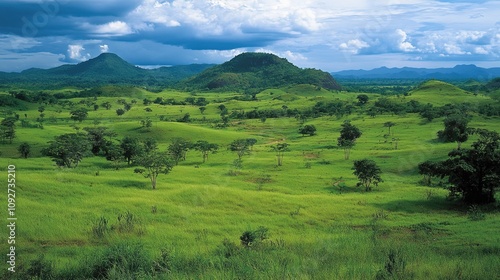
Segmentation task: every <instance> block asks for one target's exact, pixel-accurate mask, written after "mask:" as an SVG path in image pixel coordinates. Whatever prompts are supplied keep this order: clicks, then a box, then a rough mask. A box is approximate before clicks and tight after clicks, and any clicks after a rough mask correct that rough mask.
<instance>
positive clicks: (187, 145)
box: [168, 138, 193, 165]
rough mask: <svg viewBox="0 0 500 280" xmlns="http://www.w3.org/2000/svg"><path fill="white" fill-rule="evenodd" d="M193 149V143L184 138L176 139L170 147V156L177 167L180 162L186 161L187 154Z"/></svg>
mask: <svg viewBox="0 0 500 280" xmlns="http://www.w3.org/2000/svg"><path fill="white" fill-rule="evenodd" d="M191 148H193V143H191V142H190V141H188V140H186V139H183V138H175V139H174V140H173V141H172V143H171V144H170V145H169V146H168V154H169V155H170V156H171V157H172V159H173V160H174V162H175V165H178V164H179V162H180V161H183V160H186V154H187V152H188V151H189V149H191Z"/></svg>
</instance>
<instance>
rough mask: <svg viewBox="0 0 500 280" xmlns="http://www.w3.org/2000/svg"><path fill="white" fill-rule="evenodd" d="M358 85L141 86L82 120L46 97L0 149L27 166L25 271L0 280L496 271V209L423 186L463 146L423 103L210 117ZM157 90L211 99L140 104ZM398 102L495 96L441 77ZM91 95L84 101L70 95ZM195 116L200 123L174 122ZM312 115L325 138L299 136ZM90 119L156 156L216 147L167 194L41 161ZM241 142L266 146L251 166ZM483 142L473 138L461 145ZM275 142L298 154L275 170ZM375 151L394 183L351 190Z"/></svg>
mask: <svg viewBox="0 0 500 280" xmlns="http://www.w3.org/2000/svg"><path fill="white" fill-rule="evenodd" d="M73 90H74V89H61V90H60V91H59V92H65V91H68V92H69V91H73ZM52 93H54V92H52ZM3 94H7V93H3ZM358 94H360V93H348V92H332V91H327V90H324V89H321V90H318V89H317V88H314V87H311V86H306V85H302V86H292V87H287V88H281V89H268V90H265V91H263V92H261V93H259V94H257V95H256V97H257V100H253V101H244V100H237V99H234V97H237V96H240V95H241V94H239V93H187V92H180V91H173V90H165V91H162V92H160V93H152V92H148V91H146V90H143V89H140V90H138V91H137V92H136V93H135V94H134V95H133V96H123V97H119V98H117V97H97V98H96V100H94V101H95V102H96V103H97V104H101V103H103V102H106V101H108V102H110V103H111V104H112V108H111V109H110V110H106V109H105V108H102V107H100V108H98V109H97V110H95V111H94V110H90V111H89V115H88V118H87V119H86V120H84V121H83V122H81V123H80V122H74V121H73V120H70V118H69V110H68V108H67V107H63V106H61V105H46V106H45V111H44V113H45V119H46V120H45V122H44V125H43V129H40V128H32V127H21V126H20V125H18V126H17V128H16V135H17V136H16V138H14V141H13V143H12V144H8V143H5V144H2V145H0V152H1V157H0V166H3V170H4V172H5V173H4V174H6V172H7V171H6V170H7V166H8V165H15V166H16V184H17V187H16V189H17V191H16V214H17V218H18V220H17V227H16V230H17V232H16V234H17V236H16V256H17V257H16V272H15V273H11V272H6V271H7V267H8V266H7V264H6V262H5V261H4V262H3V264H2V270H3V272H2V274H1V275H2V276H3V277H4V279H16V277H17V278H18V279H26V278H30V277H31V278H33V279H92V278H107V279H425V278H427V279H500V278H498V277H499V275H500V265H499V259H498V256H499V254H500V236H499V235H498V232H499V230H500V226H499V225H500V214H499V209H500V208H499V205H498V203H496V204H495V205H487V206H483V207H472V208H471V207H469V206H466V205H463V204H461V203H460V202H458V201H457V200H451V199H449V198H448V197H447V195H448V191H447V190H446V189H444V188H442V187H439V186H425V185H424V184H423V183H422V182H421V181H422V176H421V175H419V174H418V171H417V165H418V164H419V163H421V162H423V161H425V160H443V159H445V158H446V157H447V154H448V152H450V151H451V150H453V149H454V148H456V143H441V142H438V141H437V140H436V138H437V137H436V133H437V131H438V130H442V129H443V118H442V117H441V118H436V119H434V120H432V121H431V122H429V121H425V120H423V119H422V118H421V117H420V116H419V115H418V114H415V113H406V114H401V115H395V114H388V113H385V114H379V115H377V116H375V117H370V116H368V115H367V114H365V113H364V112H363V110H362V109H359V110H355V111H354V112H353V113H352V114H350V115H345V116H322V117H318V118H309V119H306V120H298V119H296V118H291V117H290V118H288V117H281V118H267V119H231V120H230V122H229V126H227V127H223V128H220V127H217V126H216V125H215V124H216V123H218V122H219V121H220V116H219V114H220V110H219V108H218V106H219V105H220V104H224V105H225V106H226V108H227V109H228V111H229V112H231V111H234V110H237V111H238V110H240V111H242V110H244V111H251V110H254V109H256V108H258V109H259V110H262V109H279V108H282V107H283V106H284V105H285V106H287V107H288V108H297V109H304V108H309V107H312V106H314V104H316V103H317V102H319V101H335V100H342V101H348V102H351V103H355V102H356V101H357V100H356V96H357V95H358ZM363 94H366V95H368V96H369V98H370V101H369V104H371V103H373V102H375V100H377V98H380V96H379V95H376V94H370V93H363ZM157 97H163V98H165V99H166V98H173V99H175V100H179V101H182V100H185V99H186V98H189V97H195V98H198V97H204V98H206V100H207V101H209V102H210V103H209V104H208V105H206V110H205V111H204V112H203V113H202V112H201V111H200V110H199V106H194V105H160V104H149V105H144V104H143V103H142V100H143V99H144V98H146V99H151V100H154V99H155V98H157ZM389 98H390V99H391V100H395V101H397V102H403V101H404V102H407V101H409V100H417V101H419V102H422V103H431V104H434V105H436V106H441V105H444V104H447V103H462V102H469V103H475V104H479V103H484V102H489V100H490V99H489V97H488V96H485V95H482V94H479V95H472V94H470V93H467V92H464V91H457V89H456V88H454V87H450V86H448V84H444V83H443V84H438V85H437V86H436V85H434V87H432V88H422V89H420V90H418V91H414V92H411V94H410V95H409V96H404V97H400V96H397V97H396V96H391V97H389ZM118 99H124V100H126V101H127V102H129V103H132V104H134V105H133V106H132V108H131V109H130V110H129V111H128V112H126V113H125V114H123V115H122V116H117V114H116V112H115V110H116V109H117V108H119V107H120V106H121V105H119V104H117V100H118ZM80 100H85V98H73V99H72V101H74V102H76V103H77V102H79V101H80ZM132 100H136V101H137V102H132ZM23 106H25V110H19V111H16V110H15V109H13V110H14V111H16V112H17V113H18V114H19V115H20V118H21V119H26V120H28V121H31V122H33V123H35V122H36V121H35V119H36V118H37V117H38V115H39V112H38V111H37V108H38V107H39V106H40V104H32V103H23ZM145 108H150V109H151V112H147V111H145ZM4 109H5V110H4V111H6V110H7V108H4ZM186 113H189V115H190V117H191V120H192V121H191V122H189V123H184V122H177V121H175V120H177V119H179V118H182V117H183V116H184V115H185V114H186ZM146 118H149V119H151V120H152V126H151V127H150V128H144V127H142V126H141V122H140V121H141V120H143V119H146ZM345 120H350V121H351V123H352V124H354V125H355V126H357V127H358V128H359V129H360V130H361V131H362V133H363V134H362V136H361V137H360V138H359V139H358V140H357V143H356V146H355V147H354V148H353V149H352V151H351V157H350V159H349V160H345V159H344V153H343V150H342V149H340V148H339V147H337V138H338V137H339V133H340V129H341V127H340V125H341V124H342V123H343V121H345ZM389 121H390V122H394V123H395V124H396V125H395V126H394V127H392V128H391V135H388V128H387V127H384V123H386V122H389ZM499 121H500V119H499V118H498V117H484V116H481V115H477V114H474V115H473V118H472V120H471V122H470V123H469V126H470V127H475V128H485V129H489V130H495V131H499V130H500V122H499ZM305 124H312V125H314V126H315V127H316V128H317V134H316V135H314V136H302V135H301V134H299V133H298V129H299V128H300V127H301V126H303V125H305ZM93 126H105V127H108V129H109V130H110V131H113V132H115V133H116V134H117V136H116V137H114V138H115V141H117V140H120V139H122V138H123V137H124V136H133V137H138V138H140V139H145V138H154V139H156V140H157V142H158V144H159V148H160V150H165V149H166V148H167V146H168V145H169V144H170V143H171V142H172V140H173V139H175V138H178V137H182V138H185V139H188V140H190V141H192V142H196V141H197V140H206V141H209V142H211V143H216V144H218V145H219V146H220V149H219V151H218V152H217V153H215V154H210V155H209V159H208V160H207V161H206V162H204V163H203V162H202V156H201V154H200V153H199V152H198V151H193V150H192V151H189V152H188V154H187V158H186V160H185V161H182V162H180V163H179V165H178V166H175V167H174V168H173V170H172V171H171V173H169V174H167V175H163V174H162V175H160V176H159V177H158V185H157V188H156V190H152V189H151V184H150V182H149V180H148V179H146V178H144V177H142V176H141V175H139V174H136V173H134V168H135V167H134V166H129V165H127V163H126V162H120V163H119V164H118V166H117V165H116V164H115V163H112V162H109V161H106V159H105V158H103V157H97V156H93V157H86V158H84V159H83V160H82V162H81V163H80V165H79V166H78V167H77V168H74V169H68V168H61V167H57V166H56V165H55V164H54V162H53V161H51V159H50V158H48V157H45V156H42V155H41V152H40V151H41V150H42V148H44V147H46V146H47V145H48V144H47V142H48V141H51V140H53V138H54V137H55V136H57V135H61V134H64V133H72V132H75V131H76V130H79V131H81V129H82V128H84V127H93ZM240 138H255V139H256V140H257V143H256V144H255V146H254V147H253V148H252V151H251V153H250V154H248V155H245V156H243V161H242V166H241V167H239V166H235V165H234V164H233V163H234V160H235V159H237V155H236V154H235V153H234V152H231V151H230V150H228V149H227V147H228V145H229V144H230V143H231V141H233V140H235V139H240ZM476 138H477V137H476V136H471V137H470V139H469V140H468V141H467V142H465V143H463V147H469V146H470V145H471V143H472V142H473V141H474V140H475V139H476ZM396 141H397V143H396ZM23 142H28V143H30V145H31V147H32V155H31V156H30V157H29V158H27V159H24V158H20V156H19V153H18V151H17V147H18V146H19V145H20V144H21V143H23ZM279 142H286V143H288V144H289V148H290V151H288V152H286V153H285V155H284V161H283V166H277V164H276V154H275V153H274V152H273V151H272V150H271V146H272V145H274V144H276V143H279ZM396 145H397V146H396ZM365 158H368V159H372V160H374V161H375V162H376V163H377V165H379V166H380V168H381V170H382V172H383V173H382V178H383V180H384V181H383V182H382V183H380V184H379V186H377V187H375V188H374V190H373V191H371V192H366V191H365V190H364V188H362V187H357V186H356V183H357V181H358V180H357V178H356V176H354V175H353V170H352V167H353V161H354V160H360V159H365ZM117 167H118V168H117ZM4 185H5V184H4ZM4 193H5V192H4ZM497 197H498V195H497ZM3 201H6V196H5V199H3ZM4 205H6V203H5V204H4ZM6 208H7V207H4V210H3V212H2V213H4V217H6V216H7V211H6ZM103 221H105V222H103ZM103 223H104V224H105V225H104V226H103ZM2 228H3V229H2V231H1V233H2V236H4V241H3V242H2V243H0V252H2V254H4V256H5V255H6V252H8V251H9V244H7V242H6V241H5V237H6V236H8V232H7V230H6V229H5V226H3V227H2ZM104 228H105V229H104ZM247 231H249V232H260V233H262V235H261V237H262V238H261V239H262V240H256V241H255V243H254V244H251V246H245V245H243V244H241V242H240V237H241V236H242V234H243V233H244V232H247ZM4 258H5V257H4Z"/></svg>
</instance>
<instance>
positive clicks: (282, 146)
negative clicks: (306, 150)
mask: <svg viewBox="0 0 500 280" xmlns="http://www.w3.org/2000/svg"><path fill="white" fill-rule="evenodd" d="M288 146H289V145H288V144H287V143H278V144H276V145H273V146H271V149H272V150H273V151H274V152H275V153H276V159H277V160H278V166H282V165H283V157H284V155H285V152H288V151H289V150H290V149H289V148H288Z"/></svg>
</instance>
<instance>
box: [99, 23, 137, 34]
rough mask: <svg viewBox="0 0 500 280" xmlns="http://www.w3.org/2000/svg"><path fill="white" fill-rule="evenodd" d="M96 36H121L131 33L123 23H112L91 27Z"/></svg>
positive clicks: (128, 27)
mask: <svg viewBox="0 0 500 280" xmlns="http://www.w3.org/2000/svg"><path fill="white" fill-rule="evenodd" d="M92 29H93V32H94V33H95V34H96V35H97V36H123V35H128V34H131V33H133V32H132V29H131V28H130V26H129V25H128V24H127V23H126V22H123V21H119V20H117V21H112V22H108V23H106V24H101V25H98V26H95V27H92Z"/></svg>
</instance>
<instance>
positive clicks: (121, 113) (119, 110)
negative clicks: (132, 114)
mask: <svg viewBox="0 0 500 280" xmlns="http://www.w3.org/2000/svg"><path fill="white" fill-rule="evenodd" d="M116 114H117V115H118V116H121V115H123V114H125V110H123V109H122V108H118V109H116Z"/></svg>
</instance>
